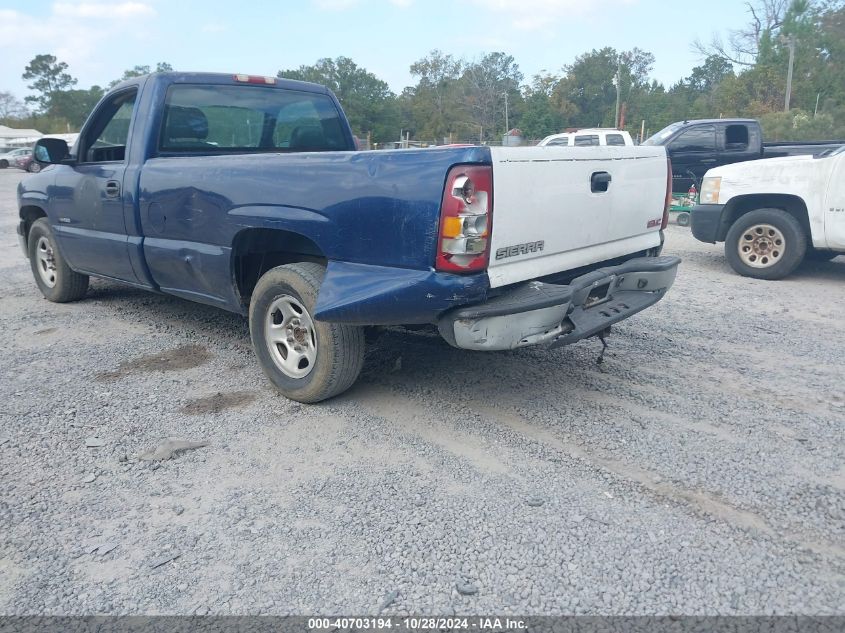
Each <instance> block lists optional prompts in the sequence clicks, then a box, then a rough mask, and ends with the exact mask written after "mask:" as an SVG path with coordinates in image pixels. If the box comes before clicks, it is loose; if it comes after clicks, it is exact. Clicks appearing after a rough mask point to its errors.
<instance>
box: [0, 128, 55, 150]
mask: <svg viewBox="0 0 845 633" xmlns="http://www.w3.org/2000/svg"><path fill="white" fill-rule="evenodd" d="M42 136H44V135H43V134H42V133H41V132H39V131H38V130H25V129H18V128H13V127H6V126H5V125H0V147H9V148H14V147H29V146H30V145H32V144H33V143H35V141H37V140H38V139H40V138H41V137H42Z"/></svg>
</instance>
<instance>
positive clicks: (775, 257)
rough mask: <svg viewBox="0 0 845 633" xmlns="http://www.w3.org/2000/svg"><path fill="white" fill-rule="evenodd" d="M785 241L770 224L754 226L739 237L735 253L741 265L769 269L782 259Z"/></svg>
mask: <svg viewBox="0 0 845 633" xmlns="http://www.w3.org/2000/svg"><path fill="white" fill-rule="evenodd" d="M785 247H786V240H785V239H784V237H783V233H781V232H780V230H779V229H777V228H775V227H774V226H772V225H771V224H755V225H753V226H749V227H748V228H747V229H745V230H744V231H743V232H742V234H741V235H740V236H739V244H737V252H738V253H739V258H740V259H741V260H742V263H743V264H745V265H747V266H751V267H752V268H769V267H770V266H774V265H775V264H777V263H778V262H779V261H780V260H781V259H783V250H784V248H785Z"/></svg>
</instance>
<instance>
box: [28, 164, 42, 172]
mask: <svg viewBox="0 0 845 633" xmlns="http://www.w3.org/2000/svg"><path fill="white" fill-rule="evenodd" d="M26 170H27V171H28V172H30V173H32V174H37V173H38V172H39V171H41V164H40V163H36V162H35V161H32V162H31V163H30V164H29V166H28V167H27V168H26Z"/></svg>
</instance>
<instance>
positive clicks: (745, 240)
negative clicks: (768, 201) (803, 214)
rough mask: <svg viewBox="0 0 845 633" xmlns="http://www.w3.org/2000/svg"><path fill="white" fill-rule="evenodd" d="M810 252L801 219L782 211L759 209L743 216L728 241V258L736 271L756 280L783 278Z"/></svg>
mask: <svg viewBox="0 0 845 633" xmlns="http://www.w3.org/2000/svg"><path fill="white" fill-rule="evenodd" d="M806 251H807V236H806V235H805V234H804V229H802V228H801V224H799V222H798V220H797V219H795V217H794V216H792V215H790V214H789V213H787V212H786V211H783V210H782V209H757V210H756V211H750V212H748V213H746V214H745V215H742V216H740V217H739V218H738V219H737V220H736V222H734V223H733V224H732V225H731V228H730V229H729V230H728V235H727V237H726V238H725V257H726V258H727V260H728V263H729V264H730V265H731V268H733V269H734V270H735V271H736V272H738V273H739V274H740V275H743V276H745V277H754V278H755V279H782V278H784V277H786V276H787V275H789V274H790V273H791V272H792V271H794V270H795V269H796V268H797V267H798V265H799V264H800V263H801V261H802V260H803V259H804V254H805V253H806Z"/></svg>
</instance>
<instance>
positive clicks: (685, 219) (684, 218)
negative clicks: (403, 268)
mask: <svg viewBox="0 0 845 633" xmlns="http://www.w3.org/2000/svg"><path fill="white" fill-rule="evenodd" d="M675 222H676V223H677V224H678V226H689V213H687V212H686V211H681V212H680V213H679V214H678V217H676V218H675Z"/></svg>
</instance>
